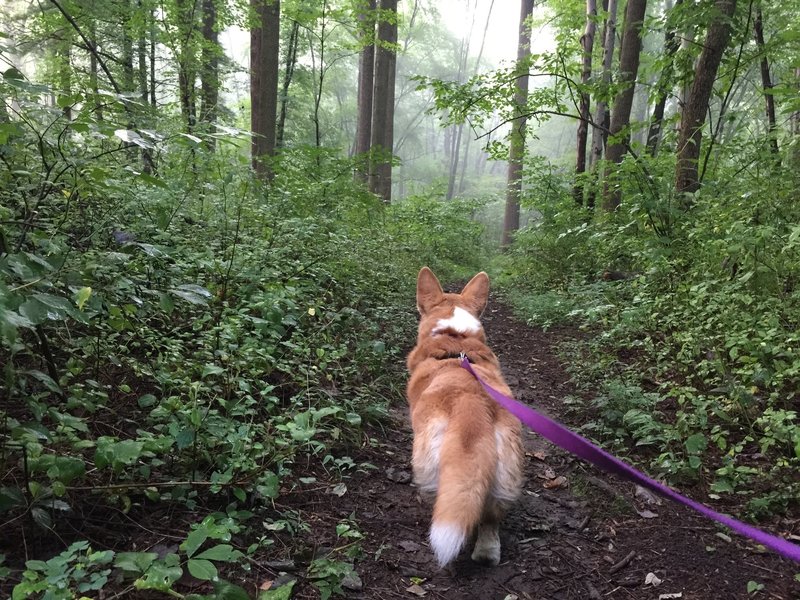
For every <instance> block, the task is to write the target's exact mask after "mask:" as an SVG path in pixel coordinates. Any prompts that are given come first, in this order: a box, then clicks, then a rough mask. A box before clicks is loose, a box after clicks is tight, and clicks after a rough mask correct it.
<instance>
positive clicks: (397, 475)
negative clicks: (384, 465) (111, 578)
mask: <svg viewBox="0 0 800 600" xmlns="http://www.w3.org/2000/svg"><path fill="white" fill-rule="evenodd" d="M386 478H387V479H389V480H390V481H394V482H395V483H408V482H410V481H411V473H409V472H408V471H404V470H403V469H395V468H394V467H389V468H388V469H386Z"/></svg>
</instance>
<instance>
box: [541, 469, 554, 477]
mask: <svg viewBox="0 0 800 600" xmlns="http://www.w3.org/2000/svg"><path fill="white" fill-rule="evenodd" d="M540 477H542V478H544V479H555V478H556V472H555V471H553V469H551V468H550V467H547V468H546V469H545V470H544V473H542V475H541V476H540Z"/></svg>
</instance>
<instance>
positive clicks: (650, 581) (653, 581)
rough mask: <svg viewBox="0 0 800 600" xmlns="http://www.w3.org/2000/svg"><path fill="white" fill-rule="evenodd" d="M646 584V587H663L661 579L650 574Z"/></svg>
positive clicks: (645, 579) (646, 576)
mask: <svg viewBox="0 0 800 600" xmlns="http://www.w3.org/2000/svg"><path fill="white" fill-rule="evenodd" d="M644 584H645V585H652V586H653V587H657V586H659V585H661V579H659V578H658V576H657V575H656V574H655V573H648V574H647V575H645V577H644Z"/></svg>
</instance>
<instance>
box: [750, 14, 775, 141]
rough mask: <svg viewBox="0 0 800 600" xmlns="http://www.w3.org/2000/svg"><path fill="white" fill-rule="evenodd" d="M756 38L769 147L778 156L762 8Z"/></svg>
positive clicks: (754, 27) (756, 28)
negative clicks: (759, 57)
mask: <svg viewBox="0 0 800 600" xmlns="http://www.w3.org/2000/svg"><path fill="white" fill-rule="evenodd" d="M753 29H754V34H755V38H756V47H757V48H758V52H759V54H761V65H760V66H761V86H762V88H763V89H764V101H765V103H766V114H767V131H768V135H769V146H770V149H771V150H772V153H773V154H778V138H777V137H775V132H776V129H777V126H776V119H775V97H774V96H773V95H772V88H773V83H772V77H771V76H770V73H769V59H768V58H767V51H766V49H765V44H764V16H763V15H762V13H761V6H760V5H759V6H758V7H757V8H756V20H755V23H754V25H753Z"/></svg>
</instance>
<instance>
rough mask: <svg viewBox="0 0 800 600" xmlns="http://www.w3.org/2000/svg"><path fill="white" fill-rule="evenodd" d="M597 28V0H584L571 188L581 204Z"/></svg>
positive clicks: (576, 200) (576, 199)
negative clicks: (581, 53) (579, 89)
mask: <svg viewBox="0 0 800 600" xmlns="http://www.w3.org/2000/svg"><path fill="white" fill-rule="evenodd" d="M596 29H597V0H586V26H585V27H584V30H583V35H582V36H581V47H582V49H583V65H582V70H581V84H582V85H583V86H584V89H582V90H581V93H580V106H579V109H578V114H579V119H580V120H579V121H578V134H577V147H578V148H577V158H576V162H575V176H576V177H575V185H574V187H573V188H572V193H573V196H574V197H575V202H577V203H578V204H579V205H583V181H582V179H581V176H582V175H583V173H584V172H585V171H586V142H587V140H588V137H589V118H590V113H589V108H590V106H589V91H588V90H587V89H585V88H586V86H588V85H589V80H590V79H591V77H592V52H593V50H594V34H595V30H596Z"/></svg>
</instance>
